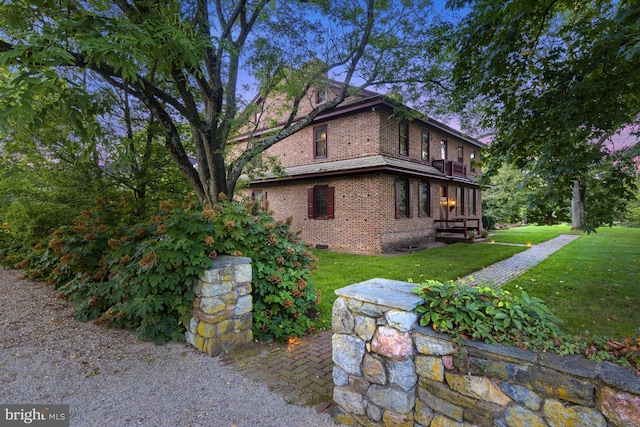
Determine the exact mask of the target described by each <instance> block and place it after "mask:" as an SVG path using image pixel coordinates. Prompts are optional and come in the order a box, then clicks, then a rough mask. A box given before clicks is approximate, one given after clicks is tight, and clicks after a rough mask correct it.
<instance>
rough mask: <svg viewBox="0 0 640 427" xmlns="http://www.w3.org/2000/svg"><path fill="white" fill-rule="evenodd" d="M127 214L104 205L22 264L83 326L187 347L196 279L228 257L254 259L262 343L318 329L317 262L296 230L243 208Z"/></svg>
mask: <svg viewBox="0 0 640 427" xmlns="http://www.w3.org/2000/svg"><path fill="white" fill-rule="evenodd" d="M127 209H128V207H127V205H126V204H120V205H118V206H115V205H113V204H107V203H103V202H102V201H100V200H98V199H97V200H96V207H95V208H94V209H92V210H90V211H84V212H83V215H82V217H80V218H78V219H77V220H76V222H75V223H74V225H73V226H70V227H63V228H61V229H59V230H57V231H56V232H54V233H53V234H52V236H51V237H50V238H49V239H47V240H46V241H45V242H44V244H41V245H39V246H38V247H37V248H36V250H35V252H34V254H33V255H32V256H31V258H30V259H29V260H27V261H25V263H24V265H23V266H27V267H29V271H28V272H29V275H30V277H31V278H34V279H35V278H44V279H45V280H47V281H48V282H49V283H50V284H52V285H54V286H55V287H56V289H58V291H59V292H60V293H61V294H62V295H65V296H66V297H68V298H69V299H70V300H71V301H72V302H73V303H74V305H75V308H76V318H77V319H78V320H96V321H97V322H99V323H102V324H106V325H109V326H114V327H124V328H130V329H135V330H136V331H137V332H138V336H139V338H140V339H149V340H153V341H154V342H156V343H158V344H160V343H163V342H165V341H166V340H169V339H172V340H181V339H183V333H184V325H185V324H186V322H188V321H189V318H190V310H191V307H192V304H193V299H194V294H193V291H192V288H193V285H194V283H195V281H196V280H197V279H198V278H199V277H200V275H201V274H202V272H203V271H204V270H205V268H207V267H208V265H210V259H211V258H215V257H216V256H217V254H222V253H226V254H231V255H245V256H250V257H252V258H253V270H254V280H253V299H254V330H255V333H256V336H258V337H261V338H275V339H279V340H282V339H286V338H288V337H289V336H300V335H302V334H304V333H305V332H307V331H308V330H309V329H311V328H312V327H313V324H312V321H311V318H310V316H312V315H313V313H314V311H315V307H316V305H317V301H316V298H317V295H316V294H315V292H314V290H313V287H312V286H311V285H310V284H309V283H308V278H309V272H310V269H311V267H312V265H313V261H314V258H313V257H312V256H311V254H309V253H308V252H306V250H305V247H304V246H303V245H302V244H301V243H300V241H299V239H298V237H297V235H296V234H295V233H291V232H290V230H289V225H288V224H287V223H284V222H276V221H274V220H273V219H272V218H271V217H270V216H269V215H268V214H267V213H266V212H264V211H261V210H256V211H255V212H254V213H251V212H250V211H249V210H248V207H247V206H243V205H241V204H239V203H234V202H222V203H220V204H218V205H216V206H214V207H213V209H205V210H202V211H197V210H194V209H193V206H191V207H185V208H183V209H177V208H176V207H175V206H174V205H173V204H170V203H161V206H160V210H159V212H158V213H157V214H156V215H154V216H152V217H151V218H150V219H149V220H148V221H146V222H132V223H128V222H126V221H125V219H126V218H128V215H127Z"/></svg>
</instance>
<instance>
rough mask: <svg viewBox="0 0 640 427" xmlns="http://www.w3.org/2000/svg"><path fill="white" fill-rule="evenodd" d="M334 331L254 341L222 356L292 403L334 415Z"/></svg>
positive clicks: (248, 375) (227, 361)
mask: <svg viewBox="0 0 640 427" xmlns="http://www.w3.org/2000/svg"><path fill="white" fill-rule="evenodd" d="M332 335H333V332H331V331H324V332H320V333H319V334H316V335H312V336H308V337H304V338H300V339H295V340H291V341H290V342H289V343H283V344H265V343H260V342H254V343H251V344H247V345H244V346H241V347H238V348H236V349H234V350H233V351H231V352H229V353H227V354H225V355H223V356H221V357H220V360H221V361H222V363H223V364H225V365H226V366H233V367H234V368H235V369H236V370H237V371H239V372H240V373H241V374H243V375H245V376H246V377H248V378H251V379H253V380H255V381H259V382H266V383H268V384H269V385H268V388H269V390H271V391H275V392H277V393H279V394H280V395H282V396H283V397H284V398H285V400H286V401H287V402H289V403H293V404H296V405H301V406H313V407H315V408H316V411H318V412H325V411H327V412H329V413H330V414H331V415H333V400H332V399H333V361H332V359H331V337H332Z"/></svg>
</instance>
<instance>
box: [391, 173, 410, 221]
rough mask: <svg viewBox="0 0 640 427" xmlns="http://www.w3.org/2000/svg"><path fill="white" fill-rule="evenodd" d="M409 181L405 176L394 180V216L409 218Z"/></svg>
mask: <svg viewBox="0 0 640 427" xmlns="http://www.w3.org/2000/svg"><path fill="white" fill-rule="evenodd" d="M411 197H412V194H411V181H409V180H408V179H406V178H399V179H397V180H396V203H395V205H396V206H395V207H396V218H411Z"/></svg>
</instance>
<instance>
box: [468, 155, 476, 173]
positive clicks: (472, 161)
mask: <svg viewBox="0 0 640 427" xmlns="http://www.w3.org/2000/svg"><path fill="white" fill-rule="evenodd" d="M469 157H470V158H471V172H475V171H476V150H471V153H470V154H469Z"/></svg>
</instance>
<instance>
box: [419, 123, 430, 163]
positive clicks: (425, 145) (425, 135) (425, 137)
mask: <svg viewBox="0 0 640 427" xmlns="http://www.w3.org/2000/svg"><path fill="white" fill-rule="evenodd" d="M421 139H422V144H421V145H422V160H429V131H428V130H423V131H422V138H421Z"/></svg>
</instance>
